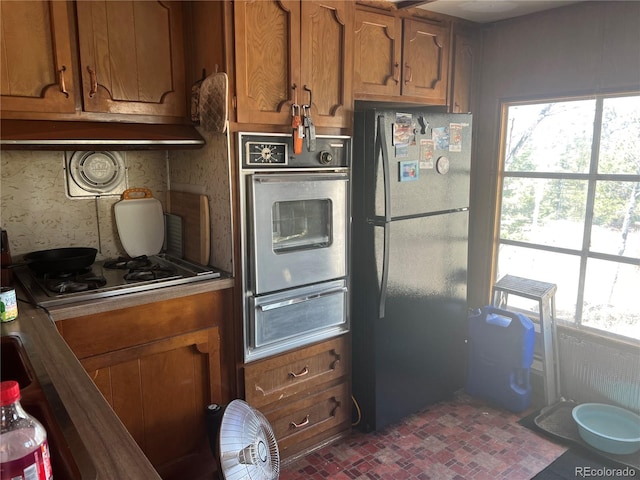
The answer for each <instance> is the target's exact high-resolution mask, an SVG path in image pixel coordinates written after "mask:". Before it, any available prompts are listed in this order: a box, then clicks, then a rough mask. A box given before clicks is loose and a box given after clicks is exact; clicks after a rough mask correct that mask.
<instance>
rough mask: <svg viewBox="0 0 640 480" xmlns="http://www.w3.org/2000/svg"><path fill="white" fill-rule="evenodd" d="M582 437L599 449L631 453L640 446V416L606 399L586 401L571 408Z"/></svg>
mask: <svg viewBox="0 0 640 480" xmlns="http://www.w3.org/2000/svg"><path fill="white" fill-rule="evenodd" d="M571 415H572V416H573V419H574V420H575V421H576V423H577V424H578V432H579V433H580V437H582V439H583V440H584V441H585V442H587V443H588V444H589V445H591V446H592V447H594V448H597V449H598V450H602V451H603V452H607V453H613V454H616V455H629V454H632V453H635V452H637V451H638V450H640V416H638V415H636V414H635V413H633V412H630V411H629V410H625V409H624V408H620V407H615V406H613V405H605V404H603V403H583V404H582V405H578V406H577V407H574V409H573V410H572V411H571Z"/></svg>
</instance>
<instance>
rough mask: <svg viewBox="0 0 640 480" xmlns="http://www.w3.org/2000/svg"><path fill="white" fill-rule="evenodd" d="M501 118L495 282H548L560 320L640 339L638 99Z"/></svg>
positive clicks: (592, 101)
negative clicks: (554, 287) (553, 289)
mask: <svg viewBox="0 0 640 480" xmlns="http://www.w3.org/2000/svg"><path fill="white" fill-rule="evenodd" d="M503 112H504V115H505V119H506V121H505V128H504V132H503V138H504V144H503V152H504V157H503V171H502V176H501V181H502V190H501V197H500V217H499V218H500V224H499V234H498V257H497V278H496V280H498V279H499V278H501V277H502V276H503V275H506V274H511V275H516V276H520V277H525V278H531V279H534V280H540V281H543V282H548V283H555V284H557V285H558V291H557V292H556V316H557V319H558V321H559V322H567V323H571V324H574V325H577V326H581V327H586V328H590V329H597V330H599V331H602V332H608V333H610V334H613V335H621V336H624V337H630V338H635V339H640V297H639V294H640V207H639V206H638V203H640V96H639V95H625V96H595V97H591V98H580V99H575V100H568V101H567V100H563V101H550V102H544V103H527V104H515V103H510V104H505V105H504V109H503ZM514 300H515V302H518V300H517V299H514ZM512 304H513V305H514V306H515V307H516V308H523V309H525V310H526V309H532V308H533V307H532V306H531V305H527V301H526V300H522V301H521V304H520V305H518V303H513V301H512V300H511V299H510V307H511V306H512Z"/></svg>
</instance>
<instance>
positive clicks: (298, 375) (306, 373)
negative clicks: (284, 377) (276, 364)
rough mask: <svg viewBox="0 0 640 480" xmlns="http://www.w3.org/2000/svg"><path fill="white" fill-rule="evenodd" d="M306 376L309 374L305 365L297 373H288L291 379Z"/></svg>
mask: <svg viewBox="0 0 640 480" xmlns="http://www.w3.org/2000/svg"><path fill="white" fill-rule="evenodd" d="M308 374H309V367H307V366H306V365H305V366H304V368H303V369H302V370H300V372H298V373H293V372H289V376H290V377H291V378H300V377H304V376H305V375H308Z"/></svg>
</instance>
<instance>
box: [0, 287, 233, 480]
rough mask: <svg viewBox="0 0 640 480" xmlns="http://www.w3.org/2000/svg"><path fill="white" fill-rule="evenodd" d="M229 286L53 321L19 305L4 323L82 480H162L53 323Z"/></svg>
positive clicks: (176, 292) (66, 313) (92, 307)
mask: <svg viewBox="0 0 640 480" xmlns="http://www.w3.org/2000/svg"><path fill="white" fill-rule="evenodd" d="M231 286H233V279H231V278H223V279H217V280H212V281H203V282H198V283H196V284H191V285H186V286H181V287H170V288H166V289H158V290H155V291H153V292H152V293H150V294H147V295H145V294H132V295H124V296H122V297H115V298H110V299H105V300H99V301H97V302H88V303H87V304H84V305H74V306H70V307H65V308H62V307H60V308H57V309H52V310H51V314H52V316H53V318H50V317H49V315H47V313H46V312H45V311H44V310H42V309H40V308H37V307H35V306H33V305H30V304H29V303H26V302H24V301H19V302H18V318H17V319H16V320H14V321H12V322H8V323H3V324H2V325H1V333H2V335H17V336H19V337H20V339H21V340H22V343H23V344H24V347H25V349H26V351H27V354H28V355H29V360H30V361H31V363H32V365H33V367H34V369H35V371H36V375H37V376H38V380H39V382H40V384H41V385H42V387H43V390H44V391H45V395H46V397H47V400H48V401H49V403H50V405H51V407H52V409H53V410H54V414H55V416H56V420H58V423H59V424H60V426H61V428H62V430H63V433H64V436H65V439H66V440H67V442H68V444H69V446H70V447H71V450H72V452H73V454H74V459H75V460H76V463H77V464H78V466H79V468H80V470H81V471H83V472H90V473H89V474H88V476H83V477H82V478H83V479H84V478H91V479H94V478H95V479H98V480H122V479H127V480H138V479H140V480H153V479H157V480H160V478H161V477H160V476H159V475H158V473H157V472H156V470H155V469H154V468H153V466H152V465H151V463H150V462H149V460H148V459H147V457H146V456H145V455H144V453H143V452H142V450H141V449H140V448H139V447H138V445H137V444H136V442H135V441H134V440H133V438H132V437H131V435H130V434H129V433H128V432H127V430H126V428H125V427H124V425H123V424H122V422H121V421H120V419H119V418H118V417H117V416H116V414H115V413H114V411H113V410H112V409H111V407H110V406H109V404H108V403H107V401H106V400H105V399H104V397H103V396H102V394H101V393H100V391H99V390H98V389H97V387H96V386H95V385H94V383H93V382H92V381H91V379H90V378H89V376H88V375H87V373H86V372H85V370H84V368H83V367H82V365H81V364H80V362H79V361H78V359H77V358H76V357H75V355H74V354H73V352H72V351H71V350H70V349H69V347H68V346H67V344H66V342H65V341H64V340H63V338H62V337H61V336H60V334H59V333H58V330H57V329H56V327H55V325H54V323H53V321H52V320H58V319H63V318H72V317H73V316H78V315H86V314H90V313H95V312H99V311H108V310H114V309H117V308H123V307H128V306H133V305H135V304H144V303H150V302H153V301H159V300H163V299H166V298H176V297H180V296H187V295H193V294H197V293H201V291H202V289H206V290H207V291H210V290H217V289H222V288H229V287H231ZM160 290H162V291H160ZM16 293H17V296H18V298H21V299H24V298H26V294H25V293H24V291H23V290H22V289H21V288H20V287H18V288H16ZM74 446H75V447H78V448H74ZM86 457H88V458H86ZM94 471H95V474H94V473H93V472H94Z"/></svg>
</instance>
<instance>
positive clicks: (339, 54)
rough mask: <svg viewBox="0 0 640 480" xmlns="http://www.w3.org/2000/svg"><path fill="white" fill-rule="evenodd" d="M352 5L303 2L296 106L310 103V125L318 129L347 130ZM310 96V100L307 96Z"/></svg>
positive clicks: (349, 104) (350, 91) (349, 101)
mask: <svg viewBox="0 0 640 480" xmlns="http://www.w3.org/2000/svg"><path fill="white" fill-rule="evenodd" d="M353 13H354V8H353V4H352V3H350V2H335V1H313V2H309V1H304V0H303V1H302V12H301V26H300V33H301V42H300V43H301V46H302V51H301V55H302V57H301V60H300V63H301V71H300V81H301V83H302V87H303V89H304V87H305V85H306V87H307V88H309V90H311V93H309V92H307V91H305V90H301V91H300V92H299V93H298V103H300V104H307V105H308V104H309V103H310V102H311V115H312V118H313V122H314V123H315V124H316V125H317V126H320V127H347V126H349V125H350V124H351V120H352V112H353V108H352V105H353V93H352V71H353V69H352V63H353ZM309 95H310V96H309Z"/></svg>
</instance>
